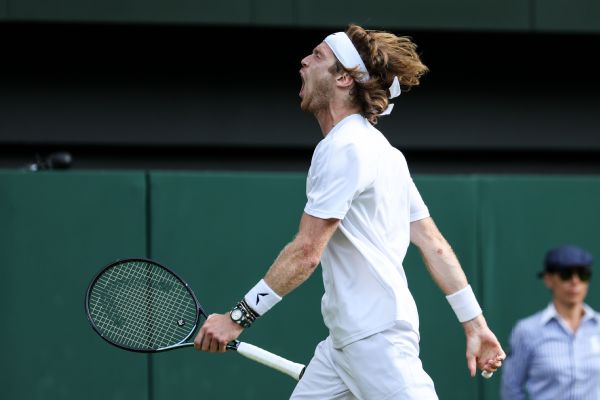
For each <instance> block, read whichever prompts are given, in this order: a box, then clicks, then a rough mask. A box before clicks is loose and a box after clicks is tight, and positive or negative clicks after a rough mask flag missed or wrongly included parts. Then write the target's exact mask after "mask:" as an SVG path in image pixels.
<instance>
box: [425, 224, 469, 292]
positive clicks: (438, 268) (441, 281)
mask: <svg viewBox="0 0 600 400" xmlns="http://www.w3.org/2000/svg"><path fill="white" fill-rule="evenodd" d="M420 236H421V237H420V240H419V250H420V251H421V255H422V256H423V260H424V262H425V265H426V266H427V269H428V271H429V273H430V274H431V276H432V278H433V280H434V281H435V283H436V284H437V285H438V286H439V287H440V289H442V291H443V292H444V294H446V295H448V294H451V293H455V292H457V291H458V290H460V289H463V288H464V287H465V286H467V278H466V276H465V273H464V272H463V270H462V268H461V266H460V263H459V261H458V258H457V257H456V255H455V254H454V251H453V250H452V247H450V244H449V243H448V242H447V241H446V239H444V237H443V236H442V234H441V233H440V232H439V231H438V230H437V228H435V225H433V222H432V226H428V227H426V229H425V230H424V231H423V232H421V233H420Z"/></svg>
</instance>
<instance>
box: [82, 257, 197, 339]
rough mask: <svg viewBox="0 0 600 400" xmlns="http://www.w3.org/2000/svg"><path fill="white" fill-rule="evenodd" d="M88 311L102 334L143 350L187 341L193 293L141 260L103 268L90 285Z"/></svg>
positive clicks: (194, 315)
mask: <svg viewBox="0 0 600 400" xmlns="http://www.w3.org/2000/svg"><path fill="white" fill-rule="evenodd" d="M89 309H90V315H91V317H92V319H93V320H94V324H95V325H96V327H97V328H98V330H99V331H100V333H101V335H102V336H104V337H105V338H106V339H108V340H110V341H111V342H113V343H115V344H118V345H120V346H124V347H128V348H131V349H135V350H142V351H143V350H157V349H160V348H164V347H169V346H172V345H174V344H177V343H180V342H182V341H184V340H185V339H187V337H188V336H189V335H190V334H191V333H192V332H193V331H194V329H195V325H196V319H197V313H198V309H197V305H196V302H195V300H194V298H193V296H192V295H191V294H190V292H189V291H188V289H187V288H186V287H185V286H184V284H183V283H182V282H181V281H180V280H179V279H177V278H176V277H175V276H174V275H173V274H171V273H170V272H169V271H167V270H165V269H164V268H161V267H159V266H156V265H154V264H151V263H148V262H143V261H136V262H128V263H125V264H118V265H116V266H113V267H112V268H109V269H107V270H106V271H105V272H104V273H103V274H102V275H101V276H100V277H99V278H98V279H97V281H96V283H95V285H94V287H93V288H92V291H91V294H90V300H89Z"/></svg>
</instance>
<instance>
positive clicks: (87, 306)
mask: <svg viewBox="0 0 600 400" xmlns="http://www.w3.org/2000/svg"><path fill="white" fill-rule="evenodd" d="M129 262H144V263H148V264H153V265H156V266H158V267H160V268H162V269H164V270H166V271H167V272H169V273H170V274H172V275H173V276H174V277H175V278H176V279H177V280H178V281H179V282H181V283H182V284H183V286H184V287H185V289H186V290H187V291H188V293H189V294H190V295H191V296H192V299H193V300H194V303H195V304H196V309H197V311H196V321H194V327H193V329H192V330H191V331H190V334H189V335H187V336H186V337H185V338H184V339H182V340H181V341H179V342H177V343H175V344H173V345H171V346H168V347H162V348H159V349H147V350H146V349H134V348H131V347H127V346H122V345H120V344H118V343H115V342H113V341H111V340H110V339H108V338H106V337H105V336H104V335H103V334H102V332H101V331H100V329H99V328H98V327H97V326H96V324H95V322H94V319H93V318H92V316H91V313H90V296H91V293H92V289H93V288H94V285H95V284H96V282H97V281H98V279H100V277H101V276H102V275H103V274H104V273H105V272H106V271H107V270H109V269H111V268H113V267H115V266H116V265H119V264H125V263H129ZM84 303H85V304H84V306H85V314H86V316H87V319H88V321H89V323H90V325H91V326H92V329H94V331H95V332H96V333H97V334H98V336H100V337H101V338H102V339H104V340H105V341H107V342H108V343H110V344H112V345H113V346H115V347H118V348H120V349H123V350H127V351H133V352H136V353H146V354H151V353H159V352H163V351H169V350H174V349H177V348H180V347H185V346H193V344H194V343H193V342H188V339H189V338H191V337H192V336H194V334H196V331H197V330H198V327H199V324H200V320H201V319H202V317H204V318H205V319H206V318H208V316H207V315H206V312H205V311H204V309H203V308H202V306H201V305H200V303H199V302H198V298H197V297H196V294H195V293H194V291H193V290H192V288H191V287H190V286H189V285H188V284H187V282H186V281H184V280H183V278H181V276H179V275H178V274H177V273H176V272H175V271H173V270H172V269H170V268H168V267H166V266H164V265H162V264H160V263H158V262H156V261H154V260H150V259H148V258H143V257H133V258H123V259H118V260H116V261H113V262H112V263H110V264H108V265H106V266H105V267H104V268H102V269H101V270H100V271H99V272H98V273H97V274H96V275H95V276H94V278H93V279H92V281H91V282H90V284H89V285H88V287H87V290H86V292H85V301H84ZM227 348H228V349H229V350H237V345H236V344H234V343H230V344H228V345H227Z"/></svg>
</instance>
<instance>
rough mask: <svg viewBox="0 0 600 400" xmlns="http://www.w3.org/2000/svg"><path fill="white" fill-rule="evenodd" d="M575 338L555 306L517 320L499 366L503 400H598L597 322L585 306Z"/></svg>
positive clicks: (599, 337) (599, 331)
mask: <svg viewBox="0 0 600 400" xmlns="http://www.w3.org/2000/svg"><path fill="white" fill-rule="evenodd" d="M584 311H585V314H584V317H583V320H582V321H581V324H580V325H579V327H578V328H577V331H576V332H573V331H572V329H571V328H570V327H569V326H568V325H567V323H566V322H565V320H564V319H563V318H562V317H561V316H560V315H559V314H558V312H557V311H556V308H555V307H554V304H552V303H550V305H548V307H546V308H545V309H544V310H542V311H539V312H537V313H536V314H534V315H532V316H530V317H528V318H525V319H522V320H520V321H519V322H518V323H517V324H516V325H515V327H514V329H513V331H512V333H511V336H510V351H509V354H508V357H507V358H506V360H505V361H504V363H503V366H502V387H501V397H502V399H503V400H520V399H526V398H529V399H531V400H546V399H547V400H588V399H589V400H598V399H600V319H599V316H598V314H597V313H596V312H595V311H594V310H593V309H592V308H591V307H589V306H588V305H584Z"/></svg>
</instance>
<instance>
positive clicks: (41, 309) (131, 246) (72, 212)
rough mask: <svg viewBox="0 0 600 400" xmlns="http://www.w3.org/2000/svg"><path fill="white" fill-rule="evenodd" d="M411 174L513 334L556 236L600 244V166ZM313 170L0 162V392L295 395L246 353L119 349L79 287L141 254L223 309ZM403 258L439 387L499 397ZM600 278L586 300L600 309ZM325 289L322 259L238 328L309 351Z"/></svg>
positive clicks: (298, 206)
mask: <svg viewBox="0 0 600 400" xmlns="http://www.w3.org/2000/svg"><path fill="white" fill-rule="evenodd" d="M415 181H416V183H417V186H418V187H419V189H420V191H421V193H422V195H423V197H424V198H425V200H426V202H427V203H428V205H429V207H430V210H431V213H432V215H433V216H434V219H435V221H436V223H437V224H438V226H439V227H440V229H441V230H442V232H444V234H445V236H446V237H447V239H448V240H449V242H450V243H451V244H452V246H453V248H454V250H455V251H456V253H457V254H458V256H459V258H460V259H461V261H462V264H463V268H464V269H465V272H466V273H467V275H468V277H469V279H470V282H471V284H472V285H473V287H474V289H475V292H476V294H477V297H478V298H479V299H480V301H481V303H482V307H483V308H484V310H485V312H486V316H487V319H488V323H489V324H490V325H491V327H492V328H493V329H494V330H495V332H496V333H497V335H498V337H499V339H500V340H501V341H502V342H503V343H504V344H505V345H506V343H507V338H508V334H509V332H510V329H511V327H512V325H513V324H514V322H515V321H516V320H517V319H518V318H521V317H524V316H526V315H528V314H530V313H532V312H534V311H536V310H537V309H539V308H541V307H543V306H544V305H545V304H546V303H547V301H548V299H549V297H548V294H547V293H546V291H545V290H544V289H543V287H542V284H541V282H539V280H538V279H537V278H536V277H535V272H537V271H538V270H539V269H540V268H541V261H542V258H543V254H544V252H545V251H546V249H547V248H549V247H551V246H554V245H556V244H559V243H562V242H573V243H578V244H581V245H583V246H584V247H587V248H588V249H589V250H590V251H592V253H594V254H596V255H598V254H600V244H599V243H598V242H597V241H596V240H595V236H596V235H595V229H594V227H595V226H598V224H599V223H600V214H599V213H598V212H597V211H596V209H597V204H600V177H576V176H524V177H523V176H487V175H474V176H417V177H416V178H415ZM304 184H305V175H304V174H275V173H272V174H266V173H208V172H148V173H146V172H141V171H140V172H137V171H115V172H86V171H78V172H75V171H66V172H41V173H28V172H18V171H0V226H1V229H0V261H1V263H0V273H1V276H2V279H0V317H1V321H2V329H0V340H1V341H2V343H4V344H5V349H4V352H3V353H4V354H3V356H2V357H1V358H0V398H2V399H61V400H63V399H80V398H91V399H96V398H97V399H149V400H155V399H156V400H158V399H164V400H167V399H171V398H174V397H183V398H193V397H198V396H199V397H201V398H207V399H217V398H218V399H259V398H260V399H283V398H287V397H288V396H289V393H290V392H291V391H292V389H293V386H294V382H293V380H291V379H290V378H289V377H287V376H285V375H282V374H279V373H277V372H274V371H272V370H270V369H268V368H265V367H263V366H261V365H258V364H256V363H254V362H252V361H249V360H247V359H245V358H243V357H240V356H239V355H236V354H235V353H230V354H226V355H213V354H204V353H197V352H195V351H194V350H192V349H190V348H187V349H182V350H177V351H172V352H168V353H163V354H157V355H154V356H146V355H142V354H136V353H128V352H124V351H120V350H117V349H115V348H113V347H112V346H110V345H108V344H107V343H106V342H104V341H102V340H101V339H100V338H98V337H97V336H96V335H95V333H93V332H92V330H91V328H90V327H89V325H88V323H87V321H86V318H85V315H84V311H83V297H84V292H85V289H86V286H87V284H88V282H89V280H90V279H91V278H92V276H93V275H94V273H95V272H96V271H97V270H99V269H100V268H101V267H102V266H103V265H104V264H106V263H108V262H110V261H113V260H114V259H117V258H123V257H130V256H131V257H133V256H146V257H152V258H155V259H157V260H158V261H160V262H162V263H164V264H165V265H167V266H170V267H172V268H173V269H175V270H176V271H177V272H178V273H179V274H180V275H182V276H183V278H184V279H186V280H187V281H188V282H189V283H190V286H191V287H192V288H193V290H194V291H195V293H196V295H197V296H198V298H199V300H200V302H201V303H202V304H203V306H204V307H205V308H206V309H207V311H209V312H224V311H225V310H227V309H228V308H229V307H231V306H232V305H233V303H234V302H235V301H237V300H238V299H239V297H240V296H241V295H242V294H243V293H245V292H246V291H247V290H248V289H249V288H250V287H251V286H252V285H254V283H255V282H256V281H257V280H258V279H259V278H260V277H261V276H262V274H264V272H265V271H266V269H267V268H268V266H269V265H270V264H271V262H272V261H273V259H274V258H275V257H276V256H277V254H278V252H279V251H280V249H281V248H282V247H283V246H284V245H285V244H286V243H287V242H289V240H291V239H292V237H293V235H294V234H295V232H296V231H297V226H298V222H299V219H300V216H301V213H302V208H303V206H304V201H305V194H304ZM405 269H406V271H407V275H408V279H409V283H410V287H411V291H412V293H413V295H414V297H415V298H416V301H417V305H418V308H419V313H420V318H421V356H422V359H423V364H424V366H425V369H426V370H427V371H428V372H429V373H430V375H431V376H432V377H433V379H434V381H435V383H436V387H437V390H438V393H439V395H440V399H456V400H459V399H460V400H464V399H473V400H475V399H477V400H482V399H483V400H494V399H498V383H499V379H498V378H499V377H495V378H494V379H492V380H490V381H485V380H483V379H481V378H479V377H477V378H475V379H473V380H472V379H471V378H469V377H468V372H467V368H466V362H465V359H464V335H463V333H462V328H461V326H460V324H459V323H458V322H457V321H456V319H455V317H454V315H453V313H452V311H451V309H450V307H449V306H448V304H447V302H446V301H445V299H444V297H443V295H442V293H441V292H440V290H439V289H438V288H437V287H436V286H435V284H434V283H433V282H432V281H431V279H430V278H429V276H428V274H427V272H426V270H425V268H424V267H423V264H422V261H421V259H420V256H419V254H418V251H417V250H416V249H415V248H414V247H411V248H410V250H409V253H408V256H407V259H406V261H405ZM597 286H598V283H597V280H593V281H592V288H591V293H590V296H589V298H588V302H589V303H590V304H591V305H592V306H593V307H595V308H600V304H599V301H600V291H599V290H598V288H597ZM322 290H323V289H322V283H321V277H320V270H317V272H316V273H315V274H314V275H313V276H312V277H311V278H310V279H309V280H308V282H307V283H306V284H305V285H303V286H301V287H300V288H299V289H298V290H296V291H294V292H293V293H291V294H290V295H289V296H287V297H286V298H285V300H284V302H283V303H282V304H281V305H280V306H278V307H276V308H274V309H273V310H272V311H271V312H269V315H268V316H267V317H265V318H264V320H261V321H260V323H257V324H256V325H255V326H253V327H252V328H251V329H249V330H247V331H246V332H244V334H243V336H242V339H243V340H246V341H248V342H250V343H254V344H256V345H258V346H261V347H264V348H266V349H268V350H271V351H273V352H275V353H278V354H281V355H282V356H284V357H287V358H290V359H292V360H294V361H297V362H302V363H307V362H308V361H309V360H310V357H311V355H312V352H313V350H314V347H315V345H316V344H317V343H318V341H320V340H321V339H323V338H324V337H325V336H326V334H327V333H326V330H325V328H324V326H323V323H322V321H321V317H320V306H319V304H320V296H321V293H322ZM21 343H23V344H22V345H20V344H21ZM232 380H236V381H239V382H240V383H241V384H242V391H241V392H239V390H238V389H236V386H235V385H232V384H230V382H231V381H232Z"/></svg>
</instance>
